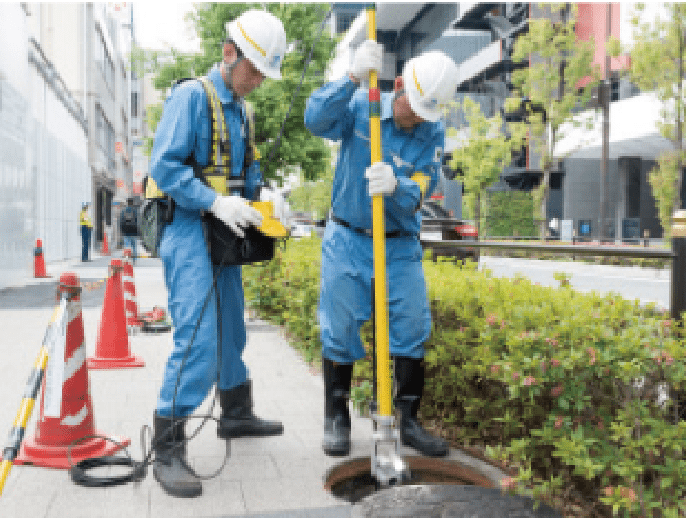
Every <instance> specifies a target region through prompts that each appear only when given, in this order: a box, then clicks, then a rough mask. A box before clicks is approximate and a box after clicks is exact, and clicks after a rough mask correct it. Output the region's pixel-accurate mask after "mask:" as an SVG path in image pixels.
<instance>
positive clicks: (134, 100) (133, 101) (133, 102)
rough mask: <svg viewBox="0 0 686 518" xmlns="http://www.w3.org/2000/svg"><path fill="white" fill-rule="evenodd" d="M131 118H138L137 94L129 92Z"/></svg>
mask: <svg viewBox="0 0 686 518" xmlns="http://www.w3.org/2000/svg"><path fill="white" fill-rule="evenodd" d="M131 117H138V92H131Z"/></svg>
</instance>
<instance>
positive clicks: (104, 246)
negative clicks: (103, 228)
mask: <svg viewBox="0 0 686 518" xmlns="http://www.w3.org/2000/svg"><path fill="white" fill-rule="evenodd" d="M101 253H102V255H110V247H109V246H108V244H107V232H103V233H102V252H101Z"/></svg>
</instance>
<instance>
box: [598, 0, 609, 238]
mask: <svg viewBox="0 0 686 518" xmlns="http://www.w3.org/2000/svg"><path fill="white" fill-rule="evenodd" d="M611 13H612V4H611V3H610V2H608V3H607V13H606V21H607V24H606V26H607V27H606V29H607V30H606V38H605V78H604V79H603V81H602V82H601V84H600V88H599V89H598V96H599V97H600V99H599V101H600V105H601V106H602V108H603V151H602V157H601V159H600V227H599V229H598V236H599V237H600V241H603V240H604V239H605V237H606V225H607V221H606V220H607V176H608V165H609V164H608V162H609V151H610V54H609V53H608V52H607V45H608V43H609V41H610V34H611V33H612V24H611V19H612V18H611Z"/></svg>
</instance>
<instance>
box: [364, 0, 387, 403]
mask: <svg viewBox="0 0 686 518" xmlns="http://www.w3.org/2000/svg"><path fill="white" fill-rule="evenodd" d="M367 38H368V39H370V40H373V41H376V6H375V5H374V4H373V3H372V4H368V5H367ZM369 139H370V146H371V155H372V156H371V159H372V160H371V163H372V164H375V163H376V162H381V160H382V154H381V93H380V92H379V88H378V85H377V71H375V70H372V71H371V72H370V73H369ZM385 239H386V230H385V224H384V208H383V196H382V195H376V196H374V197H373V198H372V243H373V247H374V300H375V305H376V307H375V308H374V312H375V314H376V358H377V361H376V377H377V380H378V385H377V399H378V401H379V415H382V416H390V415H391V372H390V353H389V346H388V303H387V297H386V241H385Z"/></svg>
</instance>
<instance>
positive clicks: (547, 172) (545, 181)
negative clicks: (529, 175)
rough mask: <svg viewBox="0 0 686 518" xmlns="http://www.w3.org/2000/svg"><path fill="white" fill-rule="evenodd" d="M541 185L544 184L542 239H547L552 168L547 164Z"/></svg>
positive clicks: (541, 223) (541, 206)
mask: <svg viewBox="0 0 686 518" xmlns="http://www.w3.org/2000/svg"><path fill="white" fill-rule="evenodd" d="M541 185H542V187H541V188H542V190H543V192H542V196H541V205H540V208H541V221H540V225H541V226H540V230H539V232H540V238H541V240H543V239H545V237H546V232H547V228H548V226H547V223H548V190H549V189H548V186H549V185H550V168H549V166H546V167H545V169H543V178H542V179H541Z"/></svg>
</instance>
